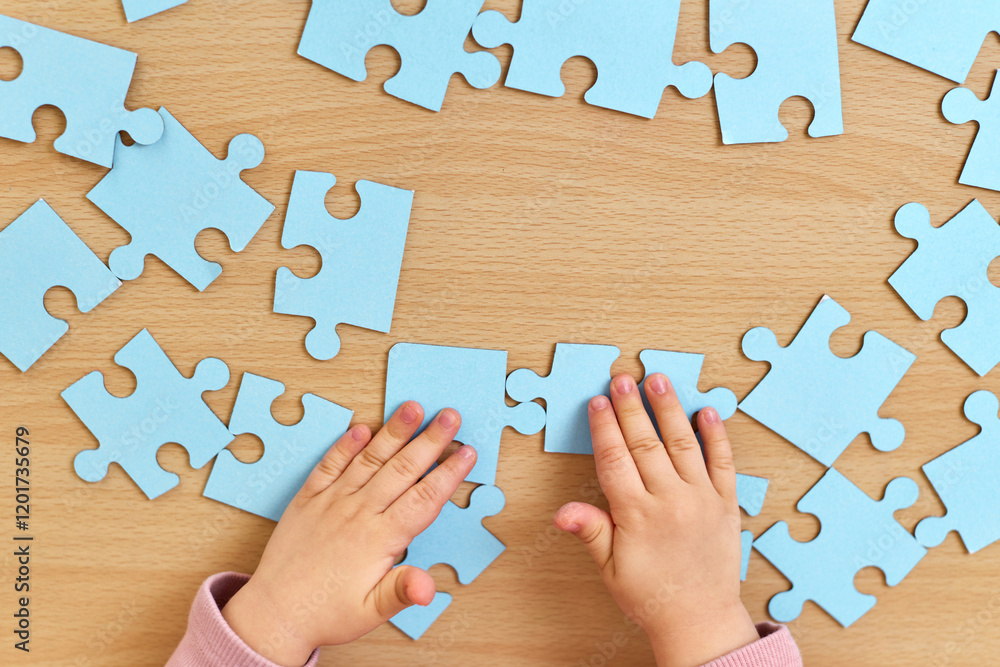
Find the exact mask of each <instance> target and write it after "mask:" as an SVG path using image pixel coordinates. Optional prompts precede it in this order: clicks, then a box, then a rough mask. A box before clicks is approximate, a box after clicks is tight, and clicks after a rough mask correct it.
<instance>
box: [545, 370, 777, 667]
mask: <svg viewBox="0 0 1000 667" xmlns="http://www.w3.org/2000/svg"><path fill="white" fill-rule="evenodd" d="M645 389H646V396H647V397H648V398H649V402H650V405H651V406H652V408H653V412H654V413H655V415H656V421H657V423H658V425H659V428H660V433H662V434H663V439H664V441H665V442H661V441H660V439H659V438H658V437H657V435H656V431H655V430H654V428H653V424H652V422H651V421H650V419H649V416H648V415H647V413H646V409H645V407H644V406H643V402H642V397H641V396H640V394H639V389H638V387H637V386H636V384H635V381H634V380H633V379H632V378H631V377H630V376H628V375H619V376H618V377H616V378H615V379H614V380H612V382H611V402H609V401H608V399H607V398H606V397H604V396H598V397H596V398H594V399H593V400H591V402H590V405H589V408H588V412H589V417H590V430H591V439H592V441H593V445H594V458H595V461H596V465H597V473H598V479H599V481H600V483H601V488H602V489H603V490H604V493H605V495H606V496H607V498H608V503H609V505H610V508H611V512H610V513H608V512H605V511H604V510H602V509H599V508H597V507H594V506H592V505H587V504H584V503H569V504H567V505H565V506H563V507H562V508H561V509H560V510H559V511H558V512H557V513H556V515H555V519H554V521H555V525H556V526H557V527H558V528H560V529H562V530H565V531H568V532H571V533H573V534H575V535H576V536H577V537H578V538H580V540H581V541H583V543H584V544H585V545H586V546H587V549H588V550H589V551H590V555H591V556H592V557H593V558H594V561H595V562H596V563H597V566H598V568H600V571H601V575H602V576H603V578H604V582H605V584H606V585H607V587H608V590H609V591H610V592H611V595H612V597H613V598H614V599H615V601H616V602H617V603H618V606H620V607H621V608H622V611H624V612H625V613H626V614H627V615H628V616H629V617H630V618H631V619H632V620H634V621H635V622H636V623H637V624H638V625H639V626H641V627H642V628H643V629H644V630H645V631H646V633H647V634H648V635H649V638H650V640H651V642H652V644H653V651H654V653H655V655H656V660H657V664H659V665H661V666H662V665H700V664H703V663H706V662H710V661H711V660H714V659H715V658H718V657H721V656H723V655H726V654H727V653H730V652H732V651H734V650H736V649H738V648H740V647H742V646H745V645H746V644H749V643H752V642H754V641H756V640H757V639H759V635H758V633H757V630H756V629H755V627H754V624H753V622H752V621H751V620H750V615H749V614H748V613H747V611H746V609H745V608H744V606H743V603H742V602H741V601H740V577H739V574H740V553H741V552H740V514H739V507H738V506H737V503H736V471H735V467H734V465H733V455H732V450H731V448H730V445H729V439H728V437H727V436H726V429H725V426H724V425H723V424H722V420H721V419H719V415H718V413H717V412H716V411H715V410H713V409H712V408H706V409H704V410H702V411H701V412H699V413H698V417H697V422H698V430H699V432H700V434H701V437H702V440H703V442H704V456H703V455H702V449H701V447H699V445H698V439H697V438H696V437H695V434H694V431H693V430H692V427H691V424H690V422H689V421H688V419H687V416H686V415H685V413H684V410H683V408H681V405H680V402H679V401H678V399H677V395H676V394H675V393H674V390H673V388H672V387H671V385H670V381H669V380H668V379H667V378H666V376H664V375H662V374H659V373H657V374H654V375H651V376H650V377H649V378H648V379H647V381H646V387H645ZM706 459H707V460H706Z"/></svg>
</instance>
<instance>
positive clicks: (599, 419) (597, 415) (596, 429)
mask: <svg viewBox="0 0 1000 667" xmlns="http://www.w3.org/2000/svg"><path fill="white" fill-rule="evenodd" d="M587 417H588V419H589V420H590V440H591V442H592V443H593V445H594V464H595V465H596V466H597V481H599V482H600V483H601V490H603V491H604V495H605V496H607V497H608V501H609V502H610V503H611V508H612V509H614V508H615V507H616V506H618V507H620V506H623V505H627V504H630V501H632V500H633V499H635V498H637V497H639V496H642V495H644V494H645V493H646V487H645V486H644V485H643V483H642V478H641V477H640V476H639V471H638V470H637V469H636V467H635V461H634V460H633V459H632V454H631V453H629V451H628V445H626V444H625V438H624V436H622V431H621V427H619V426H618V417H616V416H615V410H614V408H613V407H612V405H611V401H609V400H608V398H607V396H595V397H594V398H592V399H590V403H589V404H588V405H587Z"/></svg>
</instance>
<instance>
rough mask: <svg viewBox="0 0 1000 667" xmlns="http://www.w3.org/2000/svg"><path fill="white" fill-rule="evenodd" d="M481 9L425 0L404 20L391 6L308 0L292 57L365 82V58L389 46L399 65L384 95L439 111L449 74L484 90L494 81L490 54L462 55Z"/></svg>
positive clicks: (460, 1) (472, 2) (377, 1)
mask: <svg viewBox="0 0 1000 667" xmlns="http://www.w3.org/2000/svg"><path fill="white" fill-rule="evenodd" d="M482 7H483V0H427V4H426V6H425V7H424V8H423V9H422V10H421V11H420V12H419V13H418V14H415V15H413V16H406V15H404V14H400V13H399V12H397V11H396V9H395V8H394V7H393V6H392V0H313V3H312V9H310V10H309V18H308V19H307V21H306V27H305V30H304V31H303V33H302V41H301V42H300V43H299V55H300V56H302V57H304V58H308V59H309V60H312V61H313V62H316V63H318V64H320V65H322V66H323V67H326V68H328V69H332V70H333V71H334V72H337V73H338V74H341V75H343V76H346V77H347V78H349V79H353V80H354V81H364V80H365V79H366V78H367V77H368V70H367V69H366V68H365V56H366V55H367V54H368V52H369V51H370V50H371V49H372V48H373V47H375V46H380V45H387V46H391V47H392V48H394V49H395V50H396V52H397V53H399V59H400V61H401V64H400V67H399V72H397V73H396V75H395V76H393V77H392V78H391V79H389V80H388V81H386V82H385V92H387V93H389V94H390V95H394V96H395V97H398V98H400V99H403V100H406V101H407V102H412V103H413V104H418V105H420V106H422V107H424V108H426V109H430V110H432V111H440V110H441V104H442V103H443V102H444V96H445V92H447V90H448V82H449V81H450V80H451V76H452V75H453V74H456V73H458V74H461V75H462V76H464V77H465V80H466V81H468V82H469V85H471V86H473V87H474V88H489V87H490V86H492V85H493V84H495V83H496V82H497V79H499V78H500V63H499V62H498V61H497V59H496V57H495V56H493V54H491V53H487V52H485V51H480V52H476V53H470V52H468V51H466V50H465V40H466V38H467V37H468V36H469V31H470V30H472V24H473V22H474V21H475V20H476V16H478V14H479V10H480V9H482Z"/></svg>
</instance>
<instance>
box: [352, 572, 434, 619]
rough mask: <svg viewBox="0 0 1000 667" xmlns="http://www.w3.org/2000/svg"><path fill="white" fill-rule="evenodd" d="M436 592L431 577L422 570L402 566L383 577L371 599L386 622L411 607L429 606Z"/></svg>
mask: <svg viewBox="0 0 1000 667" xmlns="http://www.w3.org/2000/svg"><path fill="white" fill-rule="evenodd" d="M436 590H437V587H436V586H435V585H434V579H433V578H431V575H429V574H427V573H426V572H424V571H423V570H421V569H420V568H417V567H412V566H410V565H402V566H400V567H397V568H394V569H392V570H389V571H388V572H387V573H386V575H385V576H384V577H382V580H381V581H379V582H378V583H377V584H376V585H375V588H374V589H372V592H371V594H370V595H369V599H370V600H371V601H372V603H373V604H374V605H375V612H376V613H377V614H378V616H379V618H381V619H382V621H383V622H384V621H388V620H389V619H390V618H392V617H393V616H395V615H396V614H398V613H399V612H401V611H403V610H404V609H406V608H407V607H409V606H411V605H414V604H419V605H422V606H427V605H428V604H430V603H431V601H432V600H433V599H434V593H435V591H436Z"/></svg>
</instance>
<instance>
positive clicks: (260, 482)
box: [204, 373, 354, 521]
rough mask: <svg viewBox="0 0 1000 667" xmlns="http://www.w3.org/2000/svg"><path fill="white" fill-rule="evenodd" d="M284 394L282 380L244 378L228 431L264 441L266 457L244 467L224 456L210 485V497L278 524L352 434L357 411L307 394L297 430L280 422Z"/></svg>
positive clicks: (248, 375) (217, 462)
mask: <svg viewBox="0 0 1000 667" xmlns="http://www.w3.org/2000/svg"><path fill="white" fill-rule="evenodd" d="M284 393H285V385H284V384H282V383H281V382H277V381H275V380H270V379H268V378H265V377H261V376H259V375H254V374H253V373H244V374H243V380H242V382H241V383H240V391H239V394H238V395H237V397H236V405H235V406H234V407H233V414H232V417H231V418H230V420H229V431H230V432H231V433H232V434H233V435H243V434H246V433H250V434H253V435H256V436H257V437H259V438H260V439H261V440H262V441H263V443H264V455H263V456H262V457H261V458H260V459H258V460H257V461H255V462H254V463H243V462H242V461H240V460H239V459H237V458H236V457H235V456H233V453H232V452H230V451H229V450H228V449H224V450H222V451H221V452H219V455H218V457H216V460H215V464H214V465H213V466H212V473H211V475H209V478H208V483H207V484H206V485H205V492H204V495H205V496H206V497H208V498H212V499H213V500H217V501H219V502H221V503H226V504H227V505H231V506H233V507H238V508H239V509H242V510H245V511H247V512H252V513H253V514H257V515H258V516H262V517H265V518H267V519H271V520H272V521H277V520H278V519H280V518H281V515H282V514H283V513H284V511H285V508H286V507H288V503H290V502H291V500H292V498H293V497H294V496H295V494H296V493H297V492H298V490H299V489H300V488H302V485H303V484H304V483H305V481H306V478H307V477H309V473H310V472H312V470H313V468H315V467H316V465H317V464H318V463H319V462H320V459H322V458H323V455H324V454H325V453H326V452H327V450H329V449H330V447H332V446H333V444H334V443H335V442H336V440H337V437H338V436H339V435H341V434H343V433H344V432H346V431H347V427H348V426H349V425H350V423H351V417H352V416H353V415H354V413H353V412H352V411H351V410H348V409H347V408H343V407H341V406H339V405H337V404H336V403H332V402H330V401H327V400H326V399H324V398H320V397H319V396H316V395H315V394H305V395H303V396H302V406H303V408H304V409H305V415H304V416H303V417H302V419H301V421H299V422H298V423H297V424H294V425H292V426H286V425H285V424H282V423H281V422H278V421H277V420H275V419H274V416H273V414H272V412H271V404H272V403H273V402H274V401H275V400H276V399H277V398H278V397H279V396H281V395H282V394H284Z"/></svg>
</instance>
